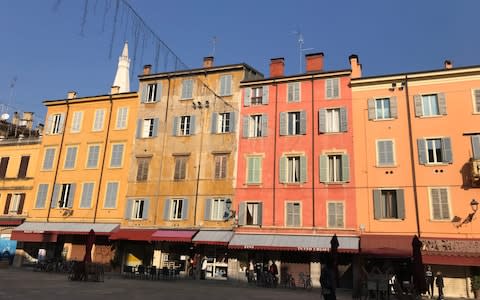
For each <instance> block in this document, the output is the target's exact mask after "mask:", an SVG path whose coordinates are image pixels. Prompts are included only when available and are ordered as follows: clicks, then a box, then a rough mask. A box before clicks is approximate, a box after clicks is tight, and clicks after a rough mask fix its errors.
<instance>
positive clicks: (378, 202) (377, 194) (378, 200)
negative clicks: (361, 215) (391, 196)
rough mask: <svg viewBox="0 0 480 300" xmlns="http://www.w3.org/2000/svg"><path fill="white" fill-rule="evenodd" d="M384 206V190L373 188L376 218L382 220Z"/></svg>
mask: <svg viewBox="0 0 480 300" xmlns="http://www.w3.org/2000/svg"><path fill="white" fill-rule="evenodd" d="M382 206H383V205H382V191H381V190H373V217H374V218H375V220H380V219H381V218H382V216H383V213H382Z"/></svg>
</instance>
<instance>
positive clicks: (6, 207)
mask: <svg viewBox="0 0 480 300" xmlns="http://www.w3.org/2000/svg"><path fill="white" fill-rule="evenodd" d="M11 201H12V194H7V199H6V200H5V207H4V208H3V214H4V215H8V211H9V209H10V202H11Z"/></svg>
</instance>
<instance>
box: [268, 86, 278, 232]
mask: <svg viewBox="0 0 480 300" xmlns="http://www.w3.org/2000/svg"><path fill="white" fill-rule="evenodd" d="M273 86H275V118H274V121H275V123H274V124H275V125H274V130H273V189H272V198H273V199H272V200H273V201H272V204H273V205H272V209H273V211H272V215H273V220H272V223H273V224H272V225H273V226H275V223H276V218H275V216H276V214H275V202H276V199H275V198H276V194H277V193H276V192H277V175H276V174H277V120H278V118H277V110H278V109H277V103H278V85H277V82H276V81H274V83H273ZM269 95H270V93H269Z"/></svg>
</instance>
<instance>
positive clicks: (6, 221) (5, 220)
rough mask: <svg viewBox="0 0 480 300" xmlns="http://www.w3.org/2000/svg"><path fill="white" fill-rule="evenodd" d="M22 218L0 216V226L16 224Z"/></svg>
mask: <svg viewBox="0 0 480 300" xmlns="http://www.w3.org/2000/svg"><path fill="white" fill-rule="evenodd" d="M24 220H25V219H24V218H11V217H0V226H18V225H20V224H22V223H23V221H24Z"/></svg>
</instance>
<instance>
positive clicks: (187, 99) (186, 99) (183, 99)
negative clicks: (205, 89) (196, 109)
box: [179, 97, 193, 101]
mask: <svg viewBox="0 0 480 300" xmlns="http://www.w3.org/2000/svg"><path fill="white" fill-rule="evenodd" d="M179 100H180V101H189V100H193V97H191V98H180V99H179Z"/></svg>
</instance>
